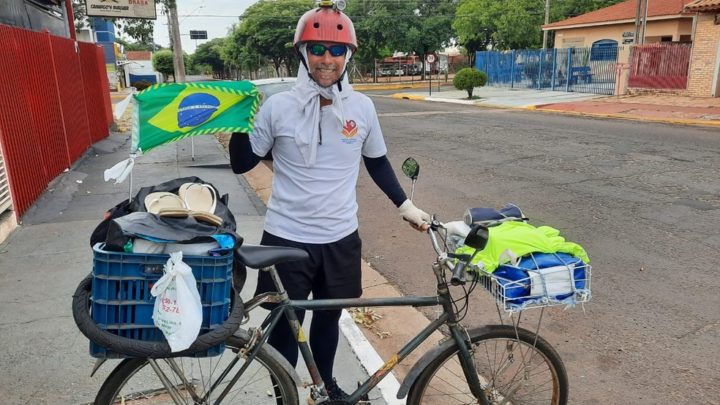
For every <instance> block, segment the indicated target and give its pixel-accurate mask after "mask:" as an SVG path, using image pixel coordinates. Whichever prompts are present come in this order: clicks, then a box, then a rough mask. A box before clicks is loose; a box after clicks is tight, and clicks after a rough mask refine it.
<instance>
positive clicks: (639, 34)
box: [634, 0, 647, 45]
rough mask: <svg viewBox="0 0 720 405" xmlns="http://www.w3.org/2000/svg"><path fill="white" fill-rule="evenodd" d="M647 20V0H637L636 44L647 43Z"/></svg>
mask: <svg viewBox="0 0 720 405" xmlns="http://www.w3.org/2000/svg"><path fill="white" fill-rule="evenodd" d="M646 20H647V0H637V9H636V10H635V40H634V44H635V45H642V44H643V43H645V24H646Z"/></svg>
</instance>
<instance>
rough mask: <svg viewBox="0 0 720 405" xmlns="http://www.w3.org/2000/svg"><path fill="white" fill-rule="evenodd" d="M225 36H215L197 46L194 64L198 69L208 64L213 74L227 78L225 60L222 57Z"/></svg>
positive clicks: (193, 57) (193, 59)
mask: <svg viewBox="0 0 720 405" xmlns="http://www.w3.org/2000/svg"><path fill="white" fill-rule="evenodd" d="M224 44H225V38H215V39H213V40H210V41H208V42H205V43H204V44H202V45H200V46H198V47H197V49H196V50H195V53H194V54H193V56H192V60H191V61H192V65H193V66H194V67H195V68H196V69H197V68H199V67H200V66H207V67H208V68H209V70H210V71H211V72H212V74H213V76H215V77H217V78H220V79H223V78H225V62H224V61H223V58H222V49H223V46H224Z"/></svg>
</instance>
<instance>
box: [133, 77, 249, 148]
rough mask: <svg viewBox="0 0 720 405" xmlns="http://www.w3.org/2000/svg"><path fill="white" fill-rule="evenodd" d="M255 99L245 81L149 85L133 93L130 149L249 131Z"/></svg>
mask: <svg viewBox="0 0 720 405" xmlns="http://www.w3.org/2000/svg"><path fill="white" fill-rule="evenodd" d="M259 101H260V96H259V94H258V91H257V89H256V88H255V85H254V84H252V83H250V82H247V81H236V82H193V83H167V84H156V85H153V86H151V87H148V88H147V89H145V90H143V91H141V92H140V93H138V94H136V95H135V104H136V107H137V108H136V109H135V114H136V115H135V120H134V122H133V131H132V151H133V152H140V153H144V152H147V151H149V150H150V149H153V148H155V147H156V146H160V145H162V144H165V143H168V142H173V141H177V140H179V139H182V138H186V137H189V136H193V135H204V134H214V133H218V132H251V131H252V128H253V122H254V120H255V112H256V111H257V108H258V104H259Z"/></svg>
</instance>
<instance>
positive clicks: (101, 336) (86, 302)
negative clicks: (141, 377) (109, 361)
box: [72, 275, 245, 358]
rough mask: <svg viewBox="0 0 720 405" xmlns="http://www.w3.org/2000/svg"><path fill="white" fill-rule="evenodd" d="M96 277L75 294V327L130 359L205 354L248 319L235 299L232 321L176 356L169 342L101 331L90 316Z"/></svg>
mask: <svg viewBox="0 0 720 405" xmlns="http://www.w3.org/2000/svg"><path fill="white" fill-rule="evenodd" d="M91 288H92V276H91V275H88V276H87V277H85V278H84V279H83V280H82V281H81V282H80V284H79V285H78V287H77V290H75V294H73V303H72V312H73V318H74V319H75V324H76V325H77V326H78V329H80V332H82V334H83V335H85V336H86V337H87V338H88V339H90V340H92V341H93V342H95V343H96V344H98V345H100V346H102V347H105V348H107V349H109V350H111V351H113V352H116V353H119V354H121V355H123V356H127V357H143V358H146V357H147V358H161V357H182V356H187V355H189V354H192V353H197V352H201V351H205V350H207V349H209V348H211V347H213V346H215V345H218V344H220V343H222V342H224V341H225V340H226V339H228V338H229V337H230V336H232V334H233V333H235V331H236V330H237V329H238V328H239V327H240V323H241V322H242V320H243V316H244V315H245V311H244V306H243V303H242V300H241V299H240V298H239V297H235V298H234V299H233V300H232V301H233V303H232V309H231V311H230V315H229V317H228V319H227V320H226V321H225V322H224V323H223V324H222V325H219V326H217V327H216V328H213V329H212V330H210V331H208V332H206V333H203V334H202V335H200V336H198V337H197V339H196V340H195V342H193V344H192V345H191V346H190V347H189V348H188V349H186V350H183V351H181V352H173V351H172V350H171V349H170V345H169V344H168V343H167V341H158V342H152V341H141V340H136V339H129V338H126V337H122V336H118V335H115V334H113V333H110V332H108V331H106V330H104V329H102V328H100V327H99V326H98V325H97V324H96V323H95V321H94V320H93V319H92V317H91V316H90V290H91Z"/></svg>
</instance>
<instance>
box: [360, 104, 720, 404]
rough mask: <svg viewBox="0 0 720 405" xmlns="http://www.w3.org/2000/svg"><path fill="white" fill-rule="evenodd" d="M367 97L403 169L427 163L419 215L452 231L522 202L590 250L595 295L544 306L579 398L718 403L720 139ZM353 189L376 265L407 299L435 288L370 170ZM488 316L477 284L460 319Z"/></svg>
mask: <svg viewBox="0 0 720 405" xmlns="http://www.w3.org/2000/svg"><path fill="white" fill-rule="evenodd" d="M372 98H373V101H374V102H375V104H376V107H377V109H378V112H379V115H380V122H381V125H382V128H383V132H384V134H385V138H386V142H387V145H388V150H389V153H388V156H389V158H390V160H391V162H392V163H393V166H394V167H395V169H396V172H398V173H400V171H399V168H400V165H401V163H402V161H403V160H404V159H405V158H406V157H407V156H413V157H415V158H416V159H417V160H418V161H419V162H420V166H421V170H420V178H419V181H418V183H417V186H416V189H415V202H416V204H417V205H418V206H419V207H421V208H422V209H424V210H426V211H428V212H432V213H436V214H438V215H439V216H440V218H441V219H442V220H446V221H448V220H455V219H461V218H462V215H463V213H464V211H465V209H467V208H468V207H478V206H487V207H498V208H499V207H501V206H503V205H504V204H505V203H507V202H514V203H516V204H518V205H519V206H520V207H521V208H523V210H524V212H525V214H526V215H527V216H528V217H530V219H531V223H532V224H534V225H536V226H539V225H550V226H553V227H555V228H558V229H560V230H561V231H562V232H563V235H564V236H565V237H566V238H567V239H568V240H570V241H574V242H577V243H580V244H581V245H583V246H584V247H585V248H586V250H587V251H588V253H589V255H590V258H591V261H592V265H593V284H592V287H593V300H592V301H591V302H590V303H589V304H587V305H585V308H584V310H583V309H582V308H576V309H574V310H566V311H564V310H563V309H562V308H557V307H556V308H552V309H551V310H548V311H546V312H545V315H544V318H543V323H542V329H541V334H542V335H543V336H544V337H545V338H546V339H547V340H549V341H550V342H551V343H552V344H553V345H554V346H555V347H556V348H557V350H558V351H559V352H560V354H561V356H562V357H563V359H564V361H565V363H566V366H567V368H568V374H569V375H570V384H571V401H570V403H574V404H656V403H693V404H708V403H709V404H718V403H720V402H718V396H717V390H718V387H720V370H719V369H718V367H717V365H718V364H720V345H719V343H720V311H718V309H719V308H720V294H718V290H719V287H720V282H719V281H718V277H717V271H718V270H717V265H716V264H715V261H716V260H717V256H718V252H720V230H719V229H718V226H719V225H720V133H718V131H717V129H704V128H697V127H683V126H669V125H662V124H649V123H641V122H631V121H611V120H600V119H589V118H581V117H570V116H562V115H552V114H546V113H538V112H525V111H519V110H503V109H482V108H477V107H471V106H463V105H453V104H443V103H427V102H417V101H407V100H394V99H390V98H387V97H384V96H381V95H375V96H372ZM400 180H401V184H402V185H403V186H404V187H405V189H406V191H408V194H409V190H410V181H409V180H408V179H406V178H401V179H400ZM358 187H359V188H358V195H359V203H360V212H359V216H360V232H361V235H362V236H363V241H364V245H363V251H364V256H365V259H366V260H367V261H368V262H369V263H370V264H371V265H372V266H373V267H374V268H376V269H377V270H378V271H380V272H381V273H382V274H383V275H384V276H385V277H386V278H388V279H389V280H390V281H391V282H392V283H394V284H395V285H396V286H397V287H398V288H400V289H401V290H402V291H403V292H404V293H405V294H433V293H434V288H435V285H434V282H433V280H434V279H433V277H432V273H431V271H430V264H431V262H432V260H433V258H434V255H433V252H432V248H431V247H430V244H429V240H428V238H427V236H426V235H423V234H421V233H417V232H414V231H412V230H411V229H410V228H409V227H407V226H406V225H405V224H403V223H402V221H399V220H398V218H397V213H396V211H395V210H394V209H391V207H392V205H391V203H390V202H389V201H388V200H387V198H386V197H385V196H384V195H383V194H382V193H381V192H380V190H379V189H378V188H377V187H376V186H375V185H374V184H373V183H372V180H371V179H370V178H369V176H367V174H366V173H365V172H364V171H361V178H360V182H359V186H358ZM538 313H539V312H538V311H537V310H535V311H527V312H526V314H525V315H524V316H523V323H525V325H526V326H529V327H531V328H532V326H531V325H532V321H533V320H535V319H537V316H538ZM426 315H427V316H428V317H433V316H434V314H433V313H426ZM482 322H493V323H497V312H496V310H495V306H494V304H493V302H492V300H491V299H490V298H489V296H488V295H487V294H486V293H484V292H482V291H480V290H477V292H476V293H475V294H474V295H473V296H472V297H471V311H470V314H469V315H468V317H467V318H466V319H465V320H464V323H465V324H468V325H476V324H479V323H482Z"/></svg>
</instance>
